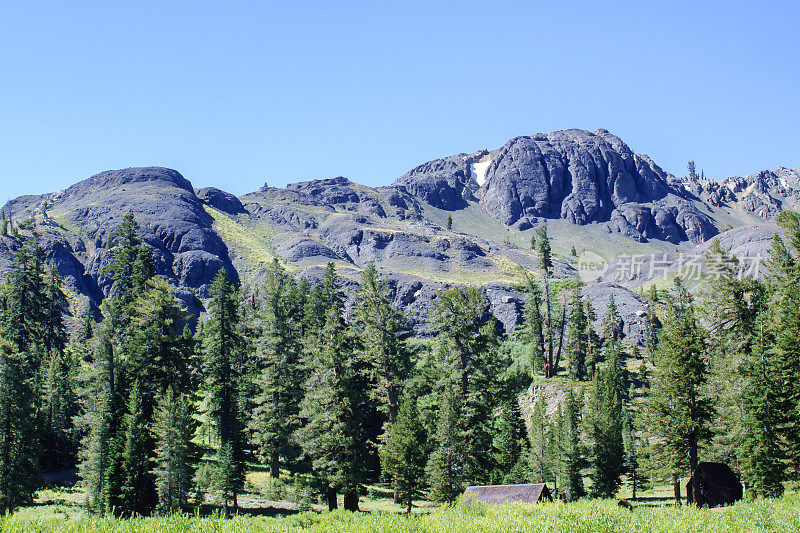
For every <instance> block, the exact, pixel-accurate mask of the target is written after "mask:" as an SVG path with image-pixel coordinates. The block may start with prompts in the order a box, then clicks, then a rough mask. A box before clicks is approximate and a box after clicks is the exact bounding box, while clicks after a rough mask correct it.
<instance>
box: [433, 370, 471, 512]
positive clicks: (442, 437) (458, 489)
mask: <svg viewBox="0 0 800 533" xmlns="http://www.w3.org/2000/svg"><path fill="white" fill-rule="evenodd" d="M461 412H462V407H461V399H460V396H459V394H458V389H457V388H456V387H453V386H450V387H448V388H447V389H445V391H444V393H443V397H442V399H441V403H440V406H439V420H438V424H437V428H436V448H435V449H434V451H433V453H432V454H431V457H430V460H429V461H428V466H427V469H426V472H427V475H428V479H429V480H430V487H431V496H432V497H433V499H434V500H436V501H438V502H452V501H453V500H455V499H456V498H457V497H458V496H460V495H461V493H462V492H463V491H464V487H465V486H466V484H465V483H464V479H465V474H464V467H465V465H466V463H467V449H466V446H465V442H464V438H463V436H462V427H463V422H462V416H461Z"/></svg>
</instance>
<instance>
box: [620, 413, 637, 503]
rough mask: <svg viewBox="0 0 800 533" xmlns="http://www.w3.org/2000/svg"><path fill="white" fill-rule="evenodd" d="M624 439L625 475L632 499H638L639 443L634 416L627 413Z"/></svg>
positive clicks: (623, 432)
mask: <svg viewBox="0 0 800 533" xmlns="http://www.w3.org/2000/svg"><path fill="white" fill-rule="evenodd" d="M622 439H623V444H624V447H625V465H624V467H625V475H626V477H627V478H628V484H629V485H630V487H631V499H633V500H635V499H636V489H637V488H639V487H640V484H639V483H640V481H639V443H638V442H637V441H636V429H635V428H634V426H633V416H631V414H630V413H626V416H625V422H624V426H623V430H622Z"/></svg>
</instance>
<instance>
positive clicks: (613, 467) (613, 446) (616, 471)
mask: <svg viewBox="0 0 800 533" xmlns="http://www.w3.org/2000/svg"><path fill="white" fill-rule="evenodd" d="M622 414H623V413H622V399H621V396H620V394H619V389H618V376H617V368H616V367H615V365H614V364H611V363H610V362H609V363H606V364H605V365H603V366H602V367H601V368H600V369H599V370H598V371H597V372H596V373H595V378H594V380H593V382H592V389H591V397H590V400H589V416H588V419H587V422H588V433H589V437H590V439H591V442H592V453H591V466H592V475H591V477H592V494H593V495H594V496H596V497H601V498H612V497H614V494H616V492H617V489H619V487H620V484H621V476H622V474H623V472H624V458H625V454H624V447H623V439H622V424H623V420H622Z"/></svg>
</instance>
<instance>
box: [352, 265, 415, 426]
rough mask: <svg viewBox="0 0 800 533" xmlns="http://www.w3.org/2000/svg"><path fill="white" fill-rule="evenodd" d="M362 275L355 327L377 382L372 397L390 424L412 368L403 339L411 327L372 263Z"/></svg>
mask: <svg viewBox="0 0 800 533" xmlns="http://www.w3.org/2000/svg"><path fill="white" fill-rule="evenodd" d="M361 278H362V280H361V287H360V288H359V291H358V293H357V294H356V304H355V318H356V327H357V329H358V331H359V337H360V339H361V341H362V345H363V350H362V351H363V356H364V359H365V360H366V361H367V362H368V364H369V365H370V368H371V374H372V380H373V382H374V383H375V385H376V387H375V388H374V389H373V391H372V392H373V398H374V399H375V400H376V401H377V402H379V404H380V405H381V408H382V410H383V412H384V413H385V414H386V415H387V417H388V421H389V423H393V422H394V421H395V419H396V417H397V410H398V408H399V402H398V398H399V396H400V394H401V392H402V385H403V382H404V381H405V379H406V378H407V377H408V374H409V372H410V371H411V354H410V351H409V349H408V347H407V345H406V342H405V341H406V339H407V338H408V337H409V335H410V334H411V328H410V326H409V323H408V320H406V318H405V316H404V315H403V313H402V311H400V310H398V309H396V308H395V307H394V306H393V305H392V300H391V294H390V293H389V290H388V289H387V288H386V286H385V285H384V284H383V283H382V282H381V281H380V279H378V272H377V270H376V269H375V265H374V264H369V265H368V266H367V268H366V269H364V271H363V272H362V273H361Z"/></svg>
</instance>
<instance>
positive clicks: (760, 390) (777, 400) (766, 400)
mask: <svg viewBox="0 0 800 533" xmlns="http://www.w3.org/2000/svg"><path fill="white" fill-rule="evenodd" d="M763 322H764V317H763V316H762V317H760V318H759V319H758V326H759V334H758V336H757V337H756V339H755V342H754V343H753V346H752V350H751V352H750V354H749V357H748V362H747V366H746V372H747V378H748V379H747V383H748V387H747V388H746V389H745V391H744V393H743V399H744V402H743V403H744V420H743V421H742V426H743V427H742V433H743V435H742V437H743V438H742V440H743V442H742V454H741V455H742V461H741V464H742V477H743V478H744V481H745V482H746V483H747V491H748V495H750V496H762V497H779V496H781V495H782V494H783V491H784V488H783V481H785V480H786V478H787V476H786V465H785V464H784V458H785V457H786V450H785V449H784V448H783V447H784V446H785V444H786V443H785V442H784V441H782V439H781V435H780V433H781V429H782V422H783V420H782V419H783V418H784V417H783V414H784V413H783V412H782V409H781V407H783V405H782V396H783V393H784V392H785V391H784V390H782V386H783V383H782V382H781V380H780V379H779V375H780V373H779V369H778V368H776V367H777V364H776V363H777V362H778V361H777V360H776V358H774V357H771V354H770V353H769V351H768V348H767V342H768V341H769V340H771V339H769V338H767V335H768V331H769V330H768V329H767V328H764V323H763ZM765 329H767V333H766V334H765Z"/></svg>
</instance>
